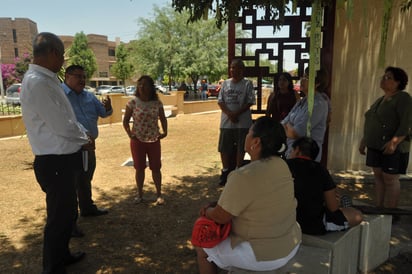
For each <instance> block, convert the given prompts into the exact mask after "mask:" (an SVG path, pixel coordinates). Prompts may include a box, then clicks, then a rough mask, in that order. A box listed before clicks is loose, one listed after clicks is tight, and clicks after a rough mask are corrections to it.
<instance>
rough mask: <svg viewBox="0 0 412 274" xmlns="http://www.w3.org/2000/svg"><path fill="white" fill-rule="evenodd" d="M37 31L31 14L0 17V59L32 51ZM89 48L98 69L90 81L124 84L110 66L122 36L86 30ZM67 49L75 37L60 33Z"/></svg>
mask: <svg viewBox="0 0 412 274" xmlns="http://www.w3.org/2000/svg"><path fill="white" fill-rule="evenodd" d="M36 34H38V30H37V24H36V22H34V21H32V20H30V19H28V18H14V19H13V18H8V17H0V63H3V64H14V63H15V58H16V57H21V56H23V54H25V53H31V52H32V41H33V38H34V37H35V36H36ZM86 36H87V40H88V44H89V47H90V49H91V50H92V51H93V53H94V55H95V57H96V62H97V70H96V72H95V73H94V74H93V76H92V77H91V79H89V83H88V85H90V86H92V87H97V86H99V85H122V84H123V83H121V81H120V80H118V79H117V78H116V77H114V76H112V75H111V73H110V68H111V66H112V65H113V64H114V63H115V62H116V57H115V50H116V46H117V45H119V44H120V38H116V41H108V39H107V36H105V35H98V34H87V35H86ZM59 37H60V39H62V41H63V43H64V47H65V48H66V49H68V48H69V47H70V46H71V45H72V43H73V40H74V37H73V36H66V35H59Z"/></svg>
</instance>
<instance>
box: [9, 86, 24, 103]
mask: <svg viewBox="0 0 412 274" xmlns="http://www.w3.org/2000/svg"><path fill="white" fill-rule="evenodd" d="M20 90H21V84H13V85H11V86H9V87H8V88H7V89H6V103H7V104H12V105H20Z"/></svg>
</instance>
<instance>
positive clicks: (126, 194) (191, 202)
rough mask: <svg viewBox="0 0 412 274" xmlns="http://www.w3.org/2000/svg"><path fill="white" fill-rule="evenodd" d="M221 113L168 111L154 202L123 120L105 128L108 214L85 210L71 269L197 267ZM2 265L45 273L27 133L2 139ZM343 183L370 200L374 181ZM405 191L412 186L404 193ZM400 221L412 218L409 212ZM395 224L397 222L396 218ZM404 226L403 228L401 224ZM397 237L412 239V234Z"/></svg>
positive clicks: (403, 267) (100, 159) (103, 189)
mask: <svg viewBox="0 0 412 274" xmlns="http://www.w3.org/2000/svg"><path fill="white" fill-rule="evenodd" d="M219 115H220V114H219V113H209V114H199V115H182V116H178V117H173V118H169V119H168V122H169V135H168V137H167V138H166V139H164V140H163V142H162V163H163V167H162V172H163V192H164V198H165V201H166V204H165V205H163V206H155V205H154V204H153V202H154V199H155V191H154V185H153V183H152V180H151V174H150V171H149V170H147V171H146V181H145V186H144V190H145V191H146V192H145V196H144V198H145V199H146V202H145V203H143V204H134V203H133V198H134V197H135V195H136V185H135V181H134V169H133V167H131V166H122V164H123V163H124V162H125V161H126V160H127V159H128V158H129V157H130V151H129V143H128V138H127V136H126V134H125V133H124V131H123V129H122V126H121V124H112V125H107V126H103V127H101V128H100V137H99V138H98V139H97V141H96V146H97V150H96V154H97V170H96V173H95V178H94V181H93V197H94V200H95V202H96V204H97V205H98V206H99V207H104V208H107V209H108V210H109V211H110V212H109V214H108V215H105V216H101V217H95V218H80V219H79V226H80V227H81V229H82V230H83V231H84V232H85V234H86V236H85V237H83V238H74V239H72V241H71V249H72V250H73V251H78V250H82V251H85V252H86V253H87V255H86V258H85V259H84V260H83V261H81V262H79V263H78V264H75V265H72V266H70V267H68V273H76V274H77V273H78V274H89V273H90V274H91V273H101V274H103V273H197V272H198V271H197V264H196V256H195V252H194V249H193V247H192V245H191V243H190V235H191V228H192V224H193V221H194V220H195V219H196V217H197V214H198V210H199V208H200V207H201V205H203V204H205V203H207V202H209V201H213V200H216V199H217V198H218V196H219V194H220V191H221V188H219V187H218V185H217V182H218V177H219V173H220V167H221V165H220V158H219V154H218V153H217V149H216V144H217V138H218V127H219ZM0 151H1V152H2V156H3V157H1V159H0V166H1V172H0V182H1V183H0V210H1V214H0V273H24V274H26V273H40V272H41V258H42V256H41V251H42V229H43V225H44V221H45V196H44V193H43V192H42V191H41V190H40V187H39V186H38V184H37V183H36V180H35V178H34V174H33V170H32V167H31V165H32V161H33V156H32V153H31V149H30V146H29V143H28V140H27V138H25V137H23V136H22V137H17V138H10V139H2V140H0ZM337 182H338V183H339V188H341V189H342V191H343V192H346V193H350V194H352V195H354V197H355V198H356V199H359V200H362V201H366V202H371V201H372V199H373V193H372V192H373V191H372V189H373V188H372V186H373V185H372V184H371V183H370V182H367V180H366V182H365V180H360V181H358V182H356V180H353V179H351V180H348V179H344V178H343V179H342V178H341V177H339V179H338V181H337ZM402 188H403V190H405V191H403V193H402V205H404V206H410V201H411V200H412V199H411V198H412V196H411V194H410V193H412V183H411V182H402ZM405 193H407V194H405ZM401 222H406V223H409V224H411V223H412V220H411V218H406V217H402V219H401ZM394 226H396V225H394ZM398 229H402V227H401V226H400V225H399V227H398ZM408 233H410V231H409V232H404V233H403V234H402V235H404V237H403V239H393V243H392V245H395V246H396V244H397V243H398V242H397V241H396V240H398V241H400V242H405V241H406V242H410V237H411V235H410V234H408ZM398 253H399V255H398V256H396V257H394V258H392V259H391V260H389V261H388V262H386V263H385V264H384V265H382V266H380V267H379V269H377V270H376V271H374V272H373V273H376V274H379V273H408V272H409V271H410V269H411V267H412V256H411V253H410V252H408V251H405V250H403V249H400V250H399V252H398Z"/></svg>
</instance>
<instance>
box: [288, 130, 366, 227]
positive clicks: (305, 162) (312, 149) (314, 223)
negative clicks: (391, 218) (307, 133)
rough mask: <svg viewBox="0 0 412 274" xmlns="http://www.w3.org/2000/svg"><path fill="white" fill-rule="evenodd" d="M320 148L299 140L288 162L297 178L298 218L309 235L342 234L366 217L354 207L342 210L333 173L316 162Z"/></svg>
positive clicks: (307, 140) (307, 141)
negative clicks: (336, 232)
mask: <svg viewBox="0 0 412 274" xmlns="http://www.w3.org/2000/svg"><path fill="white" fill-rule="evenodd" d="M318 153H319V147H318V145H317V144H316V142H315V141H313V140H312V139H311V138H309V137H302V138H299V139H297V140H296V141H295V142H294V143H293V145H292V153H291V159H288V160H287V163H288V165H289V168H290V171H291V173H292V176H293V178H294V186H295V197H296V199H297V201H298V206H297V208H296V218H297V221H298V223H299V224H300V226H301V229H302V232H303V233H305V234H312V235H321V234H325V233H326V232H329V231H342V230H346V229H348V228H350V227H353V226H356V225H358V224H359V223H360V222H362V220H363V217H362V213H361V212H360V211H359V210H357V209H355V208H353V207H345V208H344V207H342V206H341V205H340V197H339V195H338V194H337V192H336V184H335V182H334V181H333V179H332V177H331V175H330V174H329V171H328V170H327V169H326V168H325V167H324V166H322V165H321V164H320V163H318V162H315V161H314V160H313V159H315V158H316V156H317V155H318Z"/></svg>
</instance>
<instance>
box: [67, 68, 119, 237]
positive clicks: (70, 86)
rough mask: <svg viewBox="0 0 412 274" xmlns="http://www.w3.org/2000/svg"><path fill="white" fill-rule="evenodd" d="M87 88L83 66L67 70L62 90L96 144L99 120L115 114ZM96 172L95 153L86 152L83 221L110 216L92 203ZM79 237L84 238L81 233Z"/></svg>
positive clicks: (80, 184)
mask: <svg viewBox="0 0 412 274" xmlns="http://www.w3.org/2000/svg"><path fill="white" fill-rule="evenodd" d="M85 84H86V74H85V71H84V68H83V67H82V66H79V65H71V66H69V67H67V68H66V73H65V80H64V83H63V84H62V87H63V89H64V92H65V93H66V96H67V98H68V99H69V101H70V103H71V105H72V107H73V110H74V113H75V114H76V118H77V120H78V121H79V123H81V124H82V125H83V126H84V127H85V128H86V129H87V131H88V134H89V135H90V136H91V138H92V139H93V141H94V140H96V138H97V136H98V133H99V132H98V128H97V120H98V119H99V117H102V118H104V117H107V116H110V115H111V114H112V113H113V110H112V106H111V101H110V98H107V99H105V100H103V101H102V102H100V101H99V100H98V99H97V98H96V96H95V95H94V94H93V93H90V92H88V91H86V90H84V86H85ZM85 154H86V155H85ZM85 159H87V160H85ZM95 169H96V154H95V151H94V150H92V151H88V152H83V171H82V172H81V173H80V174H79V176H78V177H77V180H76V190H77V197H78V201H79V208H80V214H81V216H83V217H87V216H100V215H105V214H107V213H108V211H107V210H105V209H99V208H97V206H96V205H95V204H94V202H93V200H92V186H91V181H92V179H93V174H94V170H95ZM73 233H75V232H73ZM79 233H80V234H82V233H81V232H79ZM77 236H82V235H77Z"/></svg>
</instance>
